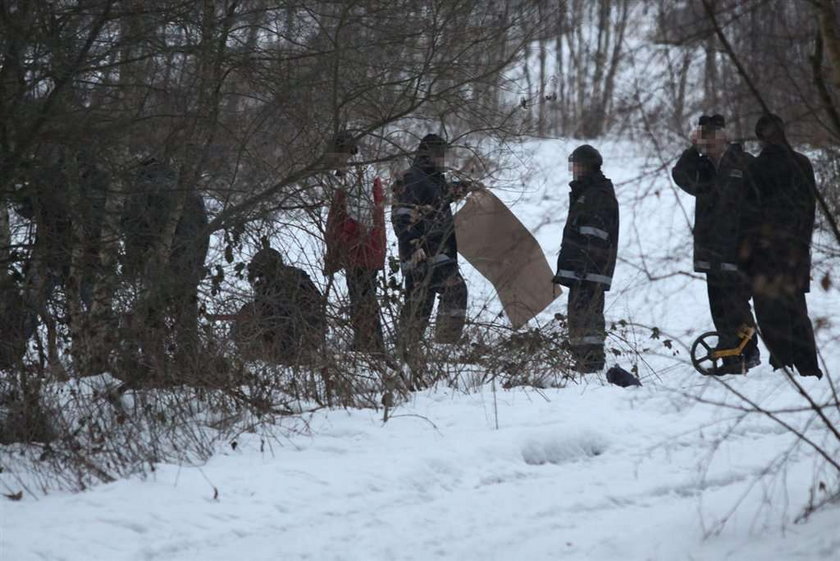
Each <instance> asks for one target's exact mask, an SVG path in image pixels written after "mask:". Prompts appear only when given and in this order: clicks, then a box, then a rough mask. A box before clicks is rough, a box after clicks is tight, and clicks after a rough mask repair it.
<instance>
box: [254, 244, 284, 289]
mask: <svg viewBox="0 0 840 561" xmlns="http://www.w3.org/2000/svg"><path fill="white" fill-rule="evenodd" d="M282 268H283V256H282V255H280V252H279V251H277V250H276V249H272V248H270V247H266V248H263V249H261V250H259V251H258V252H257V253H256V255H254V257H253V258H252V259H251V262H250V263H249V264H248V280H249V281H250V282H254V280H255V279H256V278H257V277H272V276H275V275H277V273H279V272H280V270H281V269H282Z"/></svg>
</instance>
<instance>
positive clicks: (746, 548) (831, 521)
mask: <svg viewBox="0 0 840 561" xmlns="http://www.w3.org/2000/svg"><path fill="white" fill-rule="evenodd" d="M574 146H575V143H572V142H563V141H545V142H540V143H532V144H528V145H525V146H524V147H523V148H521V149H519V150H520V151H518V152H517V153H516V154H514V156H515V158H512V160H515V161H516V162H518V167H517V168H516V169H515V170H514V173H513V174H512V177H513V178H516V179H517V180H518V179H519V178H521V180H522V182H523V183H524V185H517V184H516V181H513V180H510V181H509V182H507V183H504V182H501V183H500V184H499V185H497V188H498V192H500V193H502V195H503V196H504V197H505V198H506V199H507V200H508V201H509V202H510V203H511V207H512V209H513V210H514V212H516V214H517V215H518V216H519V217H520V218H521V220H522V221H523V222H524V223H525V224H526V225H528V226H529V227H530V228H531V229H532V230H533V231H534V232H535V235H536V236H537V238H538V239H539V241H540V243H541V244H542V245H543V247H544V248H545V251H546V254H547V256H548V257H549V260H550V261H553V256H554V255H555V254H556V251H557V250H558V249H559V243H560V234H561V232H562V227H563V221H564V216H565V212H566V209H567V191H568V189H567V187H566V183H567V182H568V172H567V170H566V166H567V164H566V157H567V155H568V153H569V152H570V151H571V149H572V148H573V147H574ZM598 148H599V149H601V150H602V152H603V154H604V157H605V160H606V165H605V173H606V174H607V176H609V177H611V178H612V179H613V180H614V182H615V183H616V186H617V192H618V195H619V199H620V202H621V205H622V231H621V240H622V241H621V250H620V258H621V261H620V263H619V265H618V267H617V271H616V278H615V284H614V288H613V290H612V291H611V292H610V293H609V294H608V296H607V308H608V311H607V316H608V319H610V320H612V321H618V320H620V319H624V320H627V321H628V322H629V324H628V327H627V328H626V329H625V330H624V331H622V332H616V333H615V334H613V335H612V336H611V338H610V344H611V345H614V346H618V347H621V348H623V349H625V350H626V349H628V348H630V349H631V350H632V349H635V350H636V351H638V353H633V352H631V353H629V354H625V355H623V356H621V357H618V359H617V361H618V362H619V363H620V364H622V365H624V366H625V367H629V366H630V365H631V364H636V365H637V366H638V367H639V371H640V374H641V377H642V380H643V382H644V383H645V385H644V387H642V388H633V389H628V390H622V389H619V388H615V387H612V386H608V385H605V384H604V382H603V379H602V377H600V376H593V377H591V378H590V379H589V380H588V382H587V383H586V384H581V385H573V386H571V387H569V388H566V389H561V390H558V389H551V390H539V391H537V390H533V389H526V388H517V389H513V390H501V389H498V390H497V391H494V388H493V387H491V386H484V387H481V388H479V389H478V390H477V391H475V392H472V393H465V392H458V391H454V390H451V389H447V388H435V389H432V390H429V391H425V392H421V393H417V394H414V395H413V397H412V399H411V401H410V402H409V403H406V404H403V405H401V406H400V407H398V408H397V410H395V411H394V416H393V417H392V418H391V419H390V420H389V421H388V422H387V423H384V424H383V422H382V413H381V412H376V411H372V410H354V411H344V410H331V411H320V412H318V413H316V414H313V415H311V416H310V417H307V418H306V419H304V421H305V425H303V424H300V423H299V424H297V425H294V426H291V425H290V426H289V427H285V426H279V427H276V428H275V429H274V430H272V431H270V432H266V433H264V434H249V435H246V436H245V437H243V438H240V439H239V440H238V441H237V445H236V447H235V448H234V447H232V446H231V447H225V448H224V449H223V450H220V451H219V454H218V455H216V456H215V457H213V458H212V459H211V460H210V461H209V462H207V464H206V465H204V466H202V467H201V468H188V467H182V466H174V465H158V466H156V469H155V471H154V472H153V473H152V474H150V476H149V477H147V478H145V479H140V478H132V479H127V480H123V481H119V482H116V483H113V484H109V485H101V486H99V487H96V488H93V489H91V490H89V491H87V492H84V493H79V494H66V493H53V494H51V495H48V496H46V497H31V496H26V497H25V498H24V499H23V500H22V501H19V502H11V501H7V500H5V499H2V500H1V501H0V559H2V560H4V561H5V560H6V559H9V560H14V561H29V560H49V561H53V560H55V561H61V560H64V561H81V560H98V559H108V560H109V561H120V560H167V561H180V560H192V559H201V560H202V561H213V560H225V561H228V560H231V559H248V560H249V561H251V560H253V561H261V560H269V559H271V560H284V561H286V560H304V559H310V560H365V561H368V560H379V559H381V560H402V559H404V560H425V559H451V560H472V559H475V560H489V559H498V560H511V559H527V560H539V559H546V560H547V559H552V560H553V559H581V560H583V559H586V560H600V559H604V560H614V559H616V558H621V559H628V560H637V559H638V560H644V559H662V560H681V559H685V560H710V561H711V560H720V559H737V560H739V561H740V560H751V559H756V560H759V559H760V560H765V559H808V560H811V559H813V560H817V559H826V560H835V559H840V534H838V532H837V528H838V527H840V507H838V505H836V504H835V505H833V506H831V505H830V506H829V507H827V508H825V509H823V510H822V511H820V512H818V513H817V514H815V515H813V516H812V517H810V518H809V519H808V520H807V521H806V522H804V523H795V520H796V519H797V517H798V516H799V515H800V514H801V512H802V510H803V508H804V507H805V506H806V505H807V504H808V502H809V500H814V501H817V502H818V501H821V500H823V499H825V498H826V497H825V491H824V490H822V488H821V486H820V483H821V482H823V483H824V484H825V486H826V488H827V489H836V488H837V474H836V473H832V472H831V471H830V469H829V468H827V467H826V463H825V462H824V461H823V460H822V459H821V458H820V457H819V456H818V455H817V454H815V453H814V452H813V450H812V449H811V448H809V447H807V446H804V445H802V444H801V442H800V441H797V440H796V439H795V438H794V437H793V436H792V435H791V434H790V433H789V432H788V431H786V430H784V429H783V428H782V427H781V426H780V425H779V424H778V423H777V422H775V421H773V420H771V419H769V418H767V417H766V416H762V415H758V414H747V413H744V412H743V411H742V410H741V408H743V407H744V404H745V402H744V401H743V400H742V399H740V398H738V397H737V396H736V395H735V394H734V393H733V392H732V391H730V390H729V389H727V388H726V387H724V385H722V384H721V383H720V381H719V380H716V379H706V378H703V377H701V376H699V375H697V374H696V373H694V372H693V371H692V370H691V367H690V366H689V365H688V364H687V352H686V351H685V349H684V347H683V346H684V345H688V344H690V342H691V340H692V339H693V338H694V337H695V336H696V335H698V334H699V333H702V332H703V331H707V330H709V329H711V319H710V317H709V315H708V311H707V309H706V296H705V285H704V283H703V280H702V279H701V278H698V277H696V276H695V275H693V274H692V273H691V272H690V271H691V238H690V232H689V225H690V217H691V215H692V209H693V203H692V201H691V200H690V198H689V197H685V196H684V195H682V194H680V193H678V192H677V191H676V190H675V189H674V187H673V186H672V185H671V183H670V180H669V175H668V169H667V168H666V169H664V170H659V171H657V167H658V166H660V165H662V164H663V162H661V161H659V160H656V159H648V158H645V157H643V156H641V155H639V153H638V150H637V148H636V147H634V146H632V145H629V144H623V143H605V144H599V145H598ZM674 155H676V154H674ZM648 172H649V173H648ZM640 176H642V177H641V178H640ZM464 269H465V274H466V276H467V278H468V281H469V282H470V289H471V299H472V305H473V307H474V308H478V307H481V306H483V305H485V304H486V305H488V307H489V308H490V310H491V311H492V310H493V309H498V304H497V303H495V302H494V300H493V294H492V290H491V289H490V287H488V286H487V284H486V283H485V282H483V280H482V279H481V278H480V277H478V275H477V274H476V273H475V271H472V270H470V269H469V267H465V268H464ZM835 276H836V275H835ZM837 292H838V289H836V288H831V289H830V291H823V290H822V289H816V288H815V290H814V292H812V293H811V294H810V295H809V305H810V306H811V309H812V314H811V315H812V318H813V319H816V318H825V322H824V323H825V325H826V327H824V328H821V329H819V330H818V334H817V335H818V340H819V343H820V348H821V351H822V354H823V359H824V361H825V364H826V370H827V371H828V372H830V373H831V375H832V376H833V378H834V380H835V381H838V382H840V380H838V378H837V372H838V370H840V350H838V344H837V343H838V337H837V326H834V325H833V324H832V321H836V320H834V319H833V318H836V317H838V316H840V298H838V294H837ZM494 306H495V308H494ZM564 310H565V296H561V297H560V298H559V299H558V300H557V301H556V302H555V303H554V304H552V306H550V307H549V309H548V310H546V312H545V313H544V314H542V315H541V317H540V318H539V319H538V321H550V318H551V317H552V314H554V313H555V312H562V311H564ZM651 326H656V327H658V328H659V329H660V331H661V333H662V334H663V336H662V338H666V337H667V338H672V339H673V341H674V344H673V350H671V349H668V348H667V347H665V346H664V345H663V344H662V338H660V339H652V338H651V331H650V329H649V327H651ZM644 348H648V349H649V350H647V351H645V350H643V349H644ZM674 351H678V352H677V353H676V354H674ZM762 351H763V353H764V357H765V364H764V365H762V366H760V367H758V368H757V369H755V370H753V371H751V372H750V374H749V376H747V377H728V378H726V379H725V380H724V381H725V382H726V383H728V384H731V388H732V390H736V391H738V392H740V393H741V395H743V396H744V397H747V398H749V399H750V400H752V401H753V402H755V403H759V404H761V405H762V406H764V407H768V408H772V409H774V410H782V409H799V408H801V407H802V406H803V405H804V402H803V400H802V399H801V398H800V397H798V394H797V392H796V390H795V388H793V387H792V386H791V385H790V384H789V383H788V382H787V381H786V380H785V379H784V377H783V376H782V375H781V374H779V373H773V372H772V370H771V369H770V367H769V366H767V365H766V356H767V353H766V350H764V349H763V348H762ZM802 384H803V386H804V387H805V388H806V389H807V390H809V391H810V392H812V393H813V395H815V396H817V397H819V398H820V399H823V398H826V399H827V396H828V395H829V393H830V385H829V384H828V381H827V380H825V379H824V380H822V381H818V380H813V379H804V380H802ZM828 414H829V415H831V416H832V419H833V421H834V422H835V424H838V423H840V415H838V411H837V410H836V409H834V410H830V411H829V412H828ZM780 416H781V417H782V419H783V420H785V422H788V423H790V424H791V425H792V426H794V427H796V428H797V429H798V430H802V431H804V432H805V434H806V435H807V436H808V437H809V438H810V439H811V440H812V441H813V442H815V443H816V444H818V445H820V446H822V447H824V449H825V450H827V451H828V452H829V453H830V454H833V457H834V458H838V457H840V447H838V443H837V441H836V439H834V436H833V435H832V434H830V433H829V431H828V430H826V428H825V426H824V425H822V424H821V423H819V422H815V421H813V420H812V415H811V414H809V413H807V412H789V413H780ZM290 422H291V421H290ZM303 426H305V427H306V430H305V431H303V430H300V429H301V427H303ZM293 428H294V429H295V430H292V429H293ZM0 477H5V475H3V474H0ZM0 481H3V482H5V484H6V487H7V489H8V490H9V491H10V492H15V491H16V490H17V489H16V488H15V487H14V484H13V482H12V480H10V479H2V480H0Z"/></svg>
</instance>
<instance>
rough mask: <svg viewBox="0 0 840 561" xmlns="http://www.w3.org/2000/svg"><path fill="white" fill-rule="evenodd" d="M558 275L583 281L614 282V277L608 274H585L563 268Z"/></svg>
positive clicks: (608, 283) (609, 283) (607, 283)
mask: <svg viewBox="0 0 840 561" xmlns="http://www.w3.org/2000/svg"><path fill="white" fill-rule="evenodd" d="M557 276H560V277H563V278H565V279H575V280H582V281H589V282H597V283H599V284H605V285H607V286H610V285H611V284H612V277H608V276H607V275H599V274H596V273H587V274H585V275H583V276H580V275H578V274H577V273H576V272H574V271H568V270H565V269H561V270H559V271H557Z"/></svg>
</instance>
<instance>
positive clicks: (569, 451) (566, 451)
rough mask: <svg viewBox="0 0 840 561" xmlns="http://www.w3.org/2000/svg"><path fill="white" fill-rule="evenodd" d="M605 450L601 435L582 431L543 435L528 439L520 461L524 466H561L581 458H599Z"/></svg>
mask: <svg viewBox="0 0 840 561" xmlns="http://www.w3.org/2000/svg"><path fill="white" fill-rule="evenodd" d="M606 449H607V439H606V438H604V437H603V436H602V435H600V434H598V433H596V432H592V431H584V432H578V433H576V434H545V435H541V436H538V437H530V438H528V439H527V440H526V441H525V443H524V444H523V445H522V459H524V460H525V463H526V464H529V465H532V466H541V465H544V464H563V463H566V462H572V461H575V460H578V459H581V458H591V457H593V456H600V455H601V454H603V453H604V451H605V450H606Z"/></svg>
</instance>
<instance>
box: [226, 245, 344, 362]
mask: <svg viewBox="0 0 840 561" xmlns="http://www.w3.org/2000/svg"><path fill="white" fill-rule="evenodd" d="M248 280H249V281H250V283H251V285H252V286H253V287H254V301H253V303H249V304H246V305H245V306H244V307H243V308H242V309H241V310H240V311H239V313H238V314H237V318H236V320H235V324H234V333H233V338H234V340H235V341H236V343H237V346H238V347H239V348H240V351H241V352H242V353H243V355H245V356H246V358H248V359H250V358H259V359H262V360H266V361H269V362H279V363H295V362H298V361H299V360H300V359H301V358H303V357H304V356H305V355H307V354H309V355H311V354H312V353H313V352H315V351H316V350H317V349H319V348H320V346H321V343H322V342H323V340H324V334H325V332H326V326H327V321H326V316H325V314H324V298H323V295H322V294H321V292H320V291H319V290H318V287H316V286H315V284H314V283H313V282H312V279H310V278H309V275H307V274H306V272H304V271H303V270H301V269H298V268H297V267H292V266H290V265H286V264H285V263H284V262H283V258H282V256H281V255H280V253H279V252H278V251H277V250H275V249H272V248H269V247H265V248H263V249H261V250H260V251H258V252H257V253H256V255H254V257H253V258H252V259H251V262H250V263H249V264H248Z"/></svg>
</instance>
